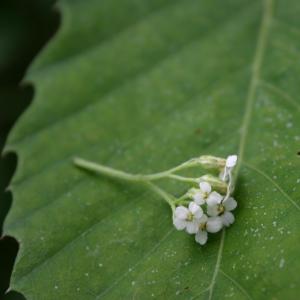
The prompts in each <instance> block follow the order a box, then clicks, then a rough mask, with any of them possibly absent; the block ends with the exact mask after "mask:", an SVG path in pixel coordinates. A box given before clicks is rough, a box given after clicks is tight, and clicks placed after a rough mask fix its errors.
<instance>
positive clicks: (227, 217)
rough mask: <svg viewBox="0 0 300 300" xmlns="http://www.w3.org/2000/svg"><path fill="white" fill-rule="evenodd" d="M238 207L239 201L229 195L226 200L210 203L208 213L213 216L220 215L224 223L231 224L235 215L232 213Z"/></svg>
mask: <svg viewBox="0 0 300 300" xmlns="http://www.w3.org/2000/svg"><path fill="white" fill-rule="evenodd" d="M236 207H237V202H236V201H235V200H234V199H233V198H232V197H229V198H228V199H226V200H225V201H223V202H222V200H221V201H219V202H216V203H211V205H210V204H208V206H207V214H208V215H209V216H212V217H216V216H219V217H220V218H221V219H222V222H223V225H225V226H229V225H230V224H232V223H233V222H234V215H233V214H232V213H231V211H232V210H234V209H235V208H236Z"/></svg>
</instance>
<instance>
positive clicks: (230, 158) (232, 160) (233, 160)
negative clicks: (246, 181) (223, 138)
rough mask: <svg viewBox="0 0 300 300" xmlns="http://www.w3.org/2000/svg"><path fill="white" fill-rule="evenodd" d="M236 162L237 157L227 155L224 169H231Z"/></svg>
mask: <svg viewBox="0 0 300 300" xmlns="http://www.w3.org/2000/svg"><path fill="white" fill-rule="evenodd" d="M236 162H237V155H229V156H228V157H227V159H226V168H233V167H234V166H235V165H236Z"/></svg>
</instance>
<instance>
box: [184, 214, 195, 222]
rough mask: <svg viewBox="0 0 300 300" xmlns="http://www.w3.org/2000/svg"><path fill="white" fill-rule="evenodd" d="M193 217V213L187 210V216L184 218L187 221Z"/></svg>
mask: <svg viewBox="0 0 300 300" xmlns="http://www.w3.org/2000/svg"><path fill="white" fill-rule="evenodd" d="M193 219H194V215H193V214H192V213H191V212H189V213H188V215H187V217H186V220H187V221H193Z"/></svg>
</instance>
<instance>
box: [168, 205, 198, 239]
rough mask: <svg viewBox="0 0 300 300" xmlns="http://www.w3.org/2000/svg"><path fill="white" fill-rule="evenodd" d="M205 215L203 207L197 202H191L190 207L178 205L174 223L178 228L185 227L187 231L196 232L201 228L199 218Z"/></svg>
mask: <svg viewBox="0 0 300 300" xmlns="http://www.w3.org/2000/svg"><path fill="white" fill-rule="evenodd" d="M202 215H203V210H202V208H201V207H200V206H199V205H198V204H196V203H195V202H193V201H192V202H190V203H189V207H188V208H186V207H185V206H178V207H176V209H175V212H174V216H173V224H174V226H175V227H176V229H178V230H183V229H185V230H186V232H187V233H190V234H192V233H196V232H197V231H198V228H199V220H200V218H201V217H202Z"/></svg>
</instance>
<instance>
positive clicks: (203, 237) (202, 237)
mask: <svg viewBox="0 0 300 300" xmlns="http://www.w3.org/2000/svg"><path fill="white" fill-rule="evenodd" d="M195 240H196V242H197V243H199V244H200V245H204V244H205V243H206V242H207V232H206V231H205V230H199V231H198V232H197V234H196V235H195Z"/></svg>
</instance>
